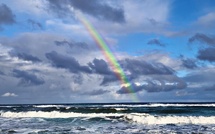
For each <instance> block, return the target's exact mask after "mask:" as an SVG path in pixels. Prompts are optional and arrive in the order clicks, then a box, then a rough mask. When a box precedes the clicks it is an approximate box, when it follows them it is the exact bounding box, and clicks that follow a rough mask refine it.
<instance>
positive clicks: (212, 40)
mask: <svg viewBox="0 0 215 134" xmlns="http://www.w3.org/2000/svg"><path fill="white" fill-rule="evenodd" d="M194 41H199V42H201V43H206V44H207V45H210V46H213V47H215V36H207V35H205V34H202V33H197V34H195V35H194V36H192V37H191V38H189V40H188V42H189V43H193V42H194Z"/></svg>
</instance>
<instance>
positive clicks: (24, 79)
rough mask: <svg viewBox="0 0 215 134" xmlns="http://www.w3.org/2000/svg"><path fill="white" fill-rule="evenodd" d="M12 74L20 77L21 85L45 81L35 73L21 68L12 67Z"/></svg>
mask: <svg viewBox="0 0 215 134" xmlns="http://www.w3.org/2000/svg"><path fill="white" fill-rule="evenodd" d="M13 76H14V77H16V78H20V79H21V80H20V83H19V85H21V86H37V85H42V84H44V83H45V81H44V80H43V79H42V78H39V77H37V76H36V75H35V74H30V73H28V72H26V71H22V70H17V69H14V70H13Z"/></svg>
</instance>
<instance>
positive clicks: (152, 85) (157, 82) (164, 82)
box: [117, 75, 187, 94]
mask: <svg viewBox="0 0 215 134" xmlns="http://www.w3.org/2000/svg"><path fill="white" fill-rule="evenodd" d="M145 83H147V84H142V85H136V84H132V92H139V91H142V90H145V91H147V92H167V91H172V90H175V89H184V88H186V87H187V84H186V82H185V81H183V80H182V79H181V78H179V77H177V76H174V75H156V76H152V79H150V80H146V81H145ZM117 93H118V94H126V93H131V92H128V89H127V88H125V87H122V88H121V89H120V90H118V91H117Z"/></svg>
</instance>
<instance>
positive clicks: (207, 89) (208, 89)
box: [205, 84, 215, 91]
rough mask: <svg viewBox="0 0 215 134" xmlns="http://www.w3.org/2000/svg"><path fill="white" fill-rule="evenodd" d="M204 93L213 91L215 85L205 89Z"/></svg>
mask: <svg viewBox="0 0 215 134" xmlns="http://www.w3.org/2000/svg"><path fill="white" fill-rule="evenodd" d="M205 90H206V91H215V84H214V85H212V86H209V87H206V88H205Z"/></svg>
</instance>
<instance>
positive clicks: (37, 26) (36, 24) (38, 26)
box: [27, 19, 43, 30]
mask: <svg viewBox="0 0 215 134" xmlns="http://www.w3.org/2000/svg"><path fill="white" fill-rule="evenodd" d="M27 22H28V24H29V25H30V26H31V29H32V30H36V29H39V30H42V29H43V26H42V24H41V23H39V22H37V21H35V20H32V19H28V20H27Z"/></svg>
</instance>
